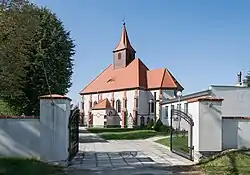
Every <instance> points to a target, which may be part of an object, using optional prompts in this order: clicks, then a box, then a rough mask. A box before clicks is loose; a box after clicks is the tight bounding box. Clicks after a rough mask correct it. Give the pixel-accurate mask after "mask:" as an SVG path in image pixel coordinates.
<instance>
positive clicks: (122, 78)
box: [80, 58, 183, 95]
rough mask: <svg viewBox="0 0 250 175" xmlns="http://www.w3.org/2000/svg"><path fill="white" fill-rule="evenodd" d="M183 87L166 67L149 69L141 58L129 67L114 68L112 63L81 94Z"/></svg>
mask: <svg viewBox="0 0 250 175" xmlns="http://www.w3.org/2000/svg"><path fill="white" fill-rule="evenodd" d="M135 88H141V89H173V88H174V89H181V90H183V87H182V86H181V85H180V84H179V83H178V82H177V81H176V79H175V78H174V77H173V75H172V74H171V73H170V72H169V71H168V70H167V69H165V68H161V69H154V70H149V69H148V68H147V67H146V66H145V65H144V63H143V62H142V61H141V60H140V59H138V58H137V59H134V60H133V61H132V62H131V63H130V64H129V65H128V66H127V67H125V68H120V69H113V66H112V64H111V65H109V66H108V67H107V68H106V69H105V70H104V71H103V72H101V73H100V74H99V76H97V77H96V78H95V79H94V80H93V81H91V82H90V83H89V84H88V85H87V86H86V87H85V88H84V89H83V90H82V91H81V92H80V94H82V95H83V94H91V93H97V92H99V93H100V92H109V91H118V90H126V89H135Z"/></svg>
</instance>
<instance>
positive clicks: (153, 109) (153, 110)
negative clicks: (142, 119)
mask: <svg viewBox="0 0 250 175" xmlns="http://www.w3.org/2000/svg"><path fill="white" fill-rule="evenodd" d="M150 112H151V113H154V112H155V104H154V102H150Z"/></svg>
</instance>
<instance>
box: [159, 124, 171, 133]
mask: <svg viewBox="0 0 250 175" xmlns="http://www.w3.org/2000/svg"><path fill="white" fill-rule="evenodd" d="M160 132H166V133H170V126H167V125H162V126H161V128H160Z"/></svg>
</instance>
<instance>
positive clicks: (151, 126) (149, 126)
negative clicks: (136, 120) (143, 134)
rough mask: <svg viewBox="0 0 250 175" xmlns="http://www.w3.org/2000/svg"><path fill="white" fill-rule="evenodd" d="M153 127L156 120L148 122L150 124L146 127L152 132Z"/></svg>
mask: <svg viewBox="0 0 250 175" xmlns="http://www.w3.org/2000/svg"><path fill="white" fill-rule="evenodd" d="M153 126H154V120H153V119H151V120H150V121H149V122H148V124H147V125H146V129H148V130H151V129H153Z"/></svg>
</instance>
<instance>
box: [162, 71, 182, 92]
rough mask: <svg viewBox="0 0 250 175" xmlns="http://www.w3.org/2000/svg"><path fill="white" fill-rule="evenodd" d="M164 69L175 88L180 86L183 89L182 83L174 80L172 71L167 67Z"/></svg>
mask: <svg viewBox="0 0 250 175" xmlns="http://www.w3.org/2000/svg"><path fill="white" fill-rule="evenodd" d="M165 69H166V71H167V72H168V73H169V75H170V76H171V80H172V82H173V83H174V84H175V85H176V86H177V88H178V87H180V88H182V89H184V88H183V87H182V85H181V84H180V83H179V82H178V81H177V80H176V78H175V77H174V76H173V75H172V73H171V72H170V71H169V70H168V69H167V68H165Z"/></svg>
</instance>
